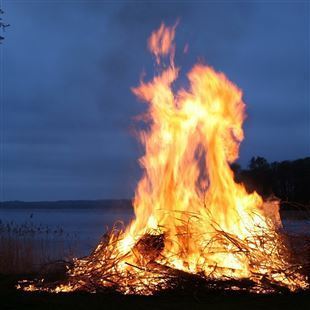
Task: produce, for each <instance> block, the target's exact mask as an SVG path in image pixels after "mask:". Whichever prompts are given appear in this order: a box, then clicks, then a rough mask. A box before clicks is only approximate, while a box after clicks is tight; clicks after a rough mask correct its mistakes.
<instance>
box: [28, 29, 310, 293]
mask: <svg viewBox="0 0 310 310" xmlns="http://www.w3.org/2000/svg"><path fill="white" fill-rule="evenodd" d="M175 28H176V27H175V26H174V27H167V26H165V25H164V24H162V25H161V26H160V28H159V29H158V30H157V31H155V32H153V33H152V35H151V37H150V38H149V41H148V47H149V50H150V51H151V53H152V54H153V55H154V56H155V59H156V65H157V66H158V70H157V71H158V72H159V73H158V74H157V75H155V76H154V78H153V79H152V80H151V81H149V82H144V81H141V83H140V85H139V86H138V87H135V88H133V89H132V91H133V93H134V94H135V95H136V96H137V97H138V98H139V99H140V100H142V101H145V102H146V103H147V105H148V110H147V114H146V115H145V120H146V121H147V122H148V124H149V128H148V130H145V131H142V132H141V133H140V140H141V143H142V144H143V145H144V147H145V154H144V156H143V157H142V158H140V165H141V167H142V168H143V171H144V174H143V177H142V179H141V180H140V182H139V183H138V186H137V189H136V193H135V198H134V211H135V219H134V221H133V222H132V223H131V224H130V225H129V227H127V229H126V230H125V231H123V232H112V234H111V235H110V237H109V239H107V240H106V241H105V242H102V243H100V244H99V245H98V247H97V249H96V250H95V251H94V253H93V254H92V255H91V256H90V257H89V258H88V259H83V260H76V261H75V267H74V268H73V269H72V270H70V271H69V280H68V283H67V284H66V285H64V284H62V285H61V286H57V288H56V289H54V291H56V292H58V291H72V290H76V289H87V280H88V279H89V278H90V277H95V276H96V275H97V280H96V281H97V285H102V287H116V288H117V289H118V290H119V291H121V292H123V293H135V294H152V293H153V292H154V291H156V290H158V289H165V288H167V287H168V286H169V283H168V282H167V277H169V275H171V270H174V271H177V272H184V273H189V274H193V275H199V277H202V278H204V279H213V280H227V279H235V280H242V279H245V278H246V279H250V280H251V281H253V283H255V285H256V290H257V291H264V290H265V291H268V287H267V288H264V285H263V284H262V283H263V281H264V280H266V279H268V281H269V282H270V283H275V284H276V285H279V286H284V287H288V288H289V289H290V290H296V289H298V288H305V287H306V286H307V283H306V279H305V277H303V276H301V275H300V274H298V272H295V273H293V274H289V275H288V274H287V273H286V271H285V270H288V267H289V266H290V263H289V259H288V257H289V254H288V251H287V248H286V246H285V242H284V241H283V240H282V237H281V236H280V234H279V233H278V230H279V229H280V228H281V222H280V217H279V213H278V211H279V205H278V202H277V201H273V202H264V201H263V199H262V198H261V197H260V196H259V195H258V194H257V193H256V192H254V193H251V194H249V193H247V191H246V190H245V188H244V186H243V185H242V184H238V183H236V182H235V181H234V174H233V172H232V170H231V168H230V164H231V163H233V162H234V161H235V160H236V159H237V158H238V153H239V145H240V143H241V142H242V140H243V138H244V133H243V129H242V125H243V122H244V119H245V104H244V102H243V101H242V91H241V90H240V89H239V88H238V87H237V86H236V85H234V84H233V83H232V82H231V81H229V80H228V78H227V77H226V76H225V75H224V74H223V73H220V72H216V71H215V70H214V69H213V68H211V67H209V66H206V65H204V64H201V63H198V64H196V65H195V66H194V67H193V68H192V69H191V70H190V72H189V73H188V75H187V77H188V82H189V87H188V88H181V89H179V90H178V91H174V87H173V83H174V82H175V81H176V80H177V78H178V76H179V73H180V68H178V67H177V66H176V65H175V63H174V54H175V45H174V36H175ZM98 270H99V271H98ZM98 275H99V276H98ZM159 275H160V276H159ZM75 279H78V281H75ZM255 285H254V286H255ZM31 288H33V287H31ZM269 288H270V287H269Z"/></svg>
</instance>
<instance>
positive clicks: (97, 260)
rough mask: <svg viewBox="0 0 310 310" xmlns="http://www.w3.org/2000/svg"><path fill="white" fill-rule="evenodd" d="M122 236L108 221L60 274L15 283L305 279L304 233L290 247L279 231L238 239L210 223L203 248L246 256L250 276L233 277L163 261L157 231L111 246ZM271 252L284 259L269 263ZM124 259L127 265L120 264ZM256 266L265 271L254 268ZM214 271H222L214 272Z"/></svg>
mask: <svg viewBox="0 0 310 310" xmlns="http://www.w3.org/2000/svg"><path fill="white" fill-rule="evenodd" d="M183 229H184V233H185V232H186V231H188V228H187V227H186V225H185V226H184V227H183ZM123 237H124V232H123V229H119V228H118V227H117V226H114V227H113V229H112V230H111V231H110V232H109V233H106V234H105V235H104V236H103V238H102V240H101V241H100V243H99V245H98V246H97V248H96V249H95V250H94V251H93V252H92V253H91V254H90V255H89V256H88V257H85V258H80V259H76V260H74V261H73V264H71V265H70V266H69V265H68V266H67V269H68V271H67V273H66V278H65V279H61V280H59V281H49V280H48V279H46V278H45V279H43V278H41V279H40V280H35V281H33V282H29V281H24V282H20V283H19V288H21V289H24V290H43V291H49V292H65V291H87V292H114V293H115V292H119V293H122V294H139V295H150V294H161V293H163V292H167V291H168V292H171V291H174V292H180V291H182V292H195V291H210V290H212V291H214V290H238V291H246V292H256V293H272V292H287V291H289V290H290V289H289V288H288V285H285V284H283V281H279V280H278V279H279V277H281V279H285V281H286V283H294V281H295V280H296V277H297V276H299V277H302V278H303V279H305V281H309V276H310V255H309V254H310V238H308V239H305V240H303V241H304V243H303V245H302V248H299V249H298V250H296V249H294V248H292V247H291V246H290V244H292V243H294V240H292V239H289V238H288V236H286V235H285V234H284V233H280V232H276V231H274V232H272V231H268V233H267V232H266V234H264V235H256V234H253V236H252V237H251V238H249V239H246V240H241V239H240V238H238V237H237V236H236V235H232V234H229V233H227V232H225V231H224V230H221V229H219V228H217V229H215V233H214V234H213V236H212V238H211V239H209V240H206V246H205V249H204V251H208V253H210V254H212V252H213V253H216V249H217V247H216V245H218V244H221V245H224V247H226V248H230V249H231V250H230V252H233V253H234V255H239V254H240V255H245V256H246V257H247V259H248V261H249V262H250V263H249V265H250V269H251V276H250V277H247V278H244V279H240V278H239V279H237V278H234V277H232V276H225V274H231V273H232V272H233V270H230V272H226V273H225V270H223V267H221V266H217V265H214V266H211V267H212V268H211V269H212V270H211V271H210V272H209V273H208V274H206V272H202V271H201V272H198V273H195V274H193V273H189V272H185V271H182V270H179V269H175V268H172V267H169V265H168V264H165V263H164V262H165V261H166V258H165V257H163V254H162V253H163V250H164V246H165V241H166V238H167V237H166V235H165V233H163V232H158V231H157V232H156V233H154V232H151V231H150V232H147V233H146V234H145V235H143V236H141V237H140V239H139V240H138V241H137V242H136V244H135V246H134V247H133V249H132V250H131V251H130V252H128V253H125V254H122V255H121V254H119V253H120V252H119V251H118V250H117V246H118V244H119V242H120V241H121V240H122V239H123ZM279 244H281V245H282V246H279ZM271 247H272V248H271ZM132 255H134V256H135V257H136V258H137V259H136V263H135V264H133V263H129V262H126V260H128V258H129V257H132ZM178 255H181V254H180V253H178ZM272 257H276V258H277V260H278V261H279V262H285V263H279V264H278V265H275V264H274V261H272ZM124 264H125V265H127V266H126V268H124ZM127 267H128V268H127ZM209 267H210V266H209ZM202 270H203V268H202ZM257 270H265V271H266V272H262V273H260V272H257ZM218 274H221V275H222V276H220V277H219V276H218ZM308 288H309V282H308ZM296 290H298V287H296Z"/></svg>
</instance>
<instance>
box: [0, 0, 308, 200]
mask: <svg viewBox="0 0 310 310" xmlns="http://www.w3.org/2000/svg"><path fill="white" fill-rule="evenodd" d="M2 9H3V10H4V11H5V14H4V15H3V18H4V19H5V20H6V21H7V22H8V23H10V24H11V26H10V27H9V28H7V30H6V32H5V33H2V34H1V35H3V36H5V40H4V42H3V44H2V45H1V83H2V95H1V106H2V110H1V132H2V133H1V136H2V141H1V146H2V149H1V169H2V170H1V197H0V199H1V200H27V201H34V200H64V199H101V198H131V197H132V196H133V192H134V189H135V187H136V184H137V181H138V179H139V177H140V175H141V170H140V168H139V165H138V162H137V160H138V158H139V157H140V156H141V155H142V154H143V148H142V146H141V145H140V144H139V143H138V142H137V139H136V137H135V134H134V131H135V130H136V129H137V125H136V121H135V119H134V118H135V116H137V115H139V114H140V113H142V112H143V111H145V109H146V104H144V103H141V102H139V101H138V100H137V99H136V98H135V96H134V95H133V94H132V93H131V91H130V87H133V86H136V85H138V83H139V79H140V77H141V73H142V72H143V71H144V72H146V76H145V79H149V78H150V77H151V76H152V73H153V69H154V59H153V58H152V57H151V55H150V54H149V52H148V50H147V45H146V41H147V38H148V37H149V35H150V34H151V32H152V31H153V30H155V29H156V28H158V26H159V25H160V23H161V22H162V21H163V22H165V23H166V24H168V25H172V24H174V23H175V21H176V20H177V19H178V18H179V20H180V22H179V25H178V27H177V31H176V43H177V53H176V63H177V64H178V65H179V66H180V67H181V69H182V73H181V74H185V73H186V71H187V70H188V69H190V68H191V66H192V65H194V63H195V62H196V61H197V60H199V59H200V60H203V62H204V63H206V64H208V65H210V66H212V67H214V68H215V69H216V70H218V71H222V72H224V73H225V74H226V75H227V76H228V78H229V79H230V80H232V81H233V82H234V83H236V84H237V85H238V86H239V87H240V88H241V89H242V90H243V92H244V101H245V103H246V104H247V115H248V117H247V120H246V122H245V126H244V129H245V140H244V142H243V143H242V146H241V153H240V159H239V162H240V163H241V164H242V166H244V167H246V165H247V163H248V161H249V159H250V158H251V157H252V156H263V157H265V158H266V159H268V161H281V160H293V159H298V158H303V157H306V156H309V154H310V145H309V143H310V142H309V141H310V126H309V119H310V113H309V99H310V98H309V97H310V92H309V67H310V62H309V57H310V56H309V55H310V51H309V46H310V42H309V29H310V13H309V12H310V6H309V2H307V1H303V2H301V1H291V2H290V1H282V2H281V1H271V2H268V1H262V2H261V3H260V2H259V1H255V2H250V1H248V2H242V1H233V2H231V3H228V2H226V1H219V2H217V3H216V2H208V1H206V2H203V1H197V2H195V1H189V2H185V1H182V2H178V1H167V2H162V1H160V2H157V3H156V2H154V1H152V2H147V1H141V2H140V1H135V2H129V1H78V0H77V1H61V0H57V1H44V0H41V1H38V0H37V1H27V0H23V1H21V0H20V1H15V0H7V1H5V0H3V1H2ZM187 43H188V45H189V50H188V53H187V54H184V53H183V49H184V46H185V45H186V44H187ZM183 79H184V80H185V78H184V77H183ZM181 82H182V80H181Z"/></svg>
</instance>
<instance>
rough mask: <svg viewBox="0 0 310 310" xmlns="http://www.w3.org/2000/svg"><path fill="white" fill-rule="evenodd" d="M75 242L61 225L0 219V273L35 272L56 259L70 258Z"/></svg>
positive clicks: (74, 238)
mask: <svg viewBox="0 0 310 310" xmlns="http://www.w3.org/2000/svg"><path fill="white" fill-rule="evenodd" d="M77 242H78V240H77V239H76V237H73V236H71V237H70V236H69V237H68V235H66V234H65V233H64V232H63V229H62V228H57V229H50V228H49V227H43V226H35V225H34V224H33V223H27V222H25V223H23V224H16V223H14V222H9V223H4V222H1V221H0V273H1V274H21V273H23V274H25V273H35V272H38V271H39V270H40V269H41V268H42V266H44V265H45V264H48V263H50V262H53V261H55V260H70V259H72V257H73V255H74V252H75V247H76V246H77Z"/></svg>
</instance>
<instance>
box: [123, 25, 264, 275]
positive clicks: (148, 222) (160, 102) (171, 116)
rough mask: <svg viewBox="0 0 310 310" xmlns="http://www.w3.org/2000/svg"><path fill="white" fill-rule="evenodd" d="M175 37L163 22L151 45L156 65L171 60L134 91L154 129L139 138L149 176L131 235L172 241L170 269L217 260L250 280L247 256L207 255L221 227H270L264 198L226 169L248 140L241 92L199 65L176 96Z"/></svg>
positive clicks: (245, 232) (240, 233)
mask: <svg viewBox="0 0 310 310" xmlns="http://www.w3.org/2000/svg"><path fill="white" fill-rule="evenodd" d="M174 36H175V27H172V28H169V27H166V26H164V25H163V24H162V25H161V26H160V28H159V29H158V30H157V31H155V32H153V33H152V35H151V37H150V40H149V48H150V50H151V52H152V53H153V54H154V56H155V57H156V62H157V64H158V65H162V61H161V57H164V56H167V55H168V53H169V56H170V58H169V64H168V66H162V67H163V68H164V69H162V70H161V71H160V74H159V75H157V76H155V77H154V78H153V80H152V81H150V82H148V83H144V82H141V84H140V86H138V87H136V88H133V93H134V94H135V95H136V96H137V97H138V98H139V99H141V100H143V101H146V102H147V103H148V119H150V120H151V121H150V129H149V131H144V132H142V133H141V135H140V139H141V142H142V143H143V145H144V146H145V155H144V156H143V157H142V158H141V159H140V164H141V166H142V168H143V169H144V175H143V177H142V179H141V181H140V182H139V184H138V187H137V190H136V195H135V199H134V210H135V215H136V219H135V221H134V222H133V223H132V224H131V226H130V227H129V229H128V231H127V236H133V237H134V236H136V237H137V236H143V235H144V234H146V233H147V232H148V231H156V230H158V229H160V231H161V232H164V234H165V239H166V240H167V242H166V243H165V247H164V252H163V256H164V257H165V258H166V260H167V262H166V264H168V265H169V266H172V267H175V268H178V269H182V270H185V271H189V272H200V271H203V272H209V270H211V269H212V268H214V266H215V265H216V266H220V267H223V268H229V269H234V270H235V275H238V276H240V277H246V276H249V262H248V261H247V260H246V258H245V257H244V256H243V255H240V257H238V256H237V255H230V254H227V253H226V251H224V252H225V253H224V254H220V252H221V251H219V250H218V251H217V253H215V254H210V251H209V250H210V249H209V248H208V247H206V244H205V243H207V242H208V241H209V240H212V238H213V237H214V236H215V235H216V234H217V233H218V231H219V230H221V231H225V232H226V233H229V234H232V235H236V236H237V237H238V238H239V239H241V240H244V239H246V238H249V237H250V236H251V234H252V232H253V230H254V229H256V230H257V229H258V227H260V229H261V230H262V229H267V228H268V227H269V224H267V220H266V219H265V216H264V207H263V201H262V198H261V197H260V196H259V195H258V194H257V193H255V192H254V193H252V194H248V193H247V192H246V190H245V188H244V186H243V185H241V184H237V183H236V182H235V181H234V175H233V172H232V170H231V168H230V166H229V164H230V163H232V162H234V161H235V160H236V159H237V158H238V153H239V145H240V142H241V141H242V140H243V137H244V135H243V130H242V124H243V121H244V119H245V112H244V110H245V104H244V103H243V101H242V91H241V90H240V89H239V88H238V87H237V86H236V85H234V84H233V83H232V82H230V81H229V80H228V79H227V78H226V76H225V75H224V74H223V73H218V72H216V71H215V70H214V69H212V68H211V67H208V66H205V65H203V64H196V65H195V66H194V67H193V68H192V70H191V71H190V72H189V73H188V75H187V76H188V80H189V85H190V86H189V89H188V90H186V89H180V90H179V91H177V92H176V93H174V91H173V89H172V85H173V82H174V81H175V80H176V79H177V78H178V74H179V68H177V67H176V66H175V64H174V59H173V56H174V44H173V38H174ZM185 230H186V234H185V237H184V231H185ZM133 244H134V243H133ZM213 246H214V247H217V248H223V245H222V244H216V245H213ZM126 250H128V249H126ZM204 250H206V251H204ZM223 250H224V249H223ZM173 253H178V255H177V256H175V255H173Z"/></svg>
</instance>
